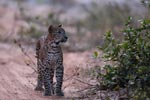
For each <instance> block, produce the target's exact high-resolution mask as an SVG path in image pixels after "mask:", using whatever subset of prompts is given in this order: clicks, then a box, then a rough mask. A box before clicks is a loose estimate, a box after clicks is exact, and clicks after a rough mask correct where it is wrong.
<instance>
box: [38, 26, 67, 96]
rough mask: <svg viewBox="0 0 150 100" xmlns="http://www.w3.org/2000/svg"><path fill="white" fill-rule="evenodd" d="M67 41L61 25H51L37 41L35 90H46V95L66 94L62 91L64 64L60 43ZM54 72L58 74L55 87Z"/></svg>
mask: <svg viewBox="0 0 150 100" xmlns="http://www.w3.org/2000/svg"><path fill="white" fill-rule="evenodd" d="M66 41H67V36H66V33H65V30H64V29H63V28H62V26H61V25H59V26H52V25H51V26H49V28H48V34H47V35H46V36H42V37H41V38H40V39H39V40H38V41H37V44H36V56H37V70H38V78H37V86H36V88H35V90H37V91H42V90H44V95H45V96H50V95H53V94H55V95H56V96H64V94H63V92H62V83H63V73H64V66H63V53H62V50H61V46H60V43H61V42H66ZM54 73H55V76H56V86H55V88H54V87H53V77H54ZM43 85H44V89H43Z"/></svg>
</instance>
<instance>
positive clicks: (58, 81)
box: [55, 65, 64, 96]
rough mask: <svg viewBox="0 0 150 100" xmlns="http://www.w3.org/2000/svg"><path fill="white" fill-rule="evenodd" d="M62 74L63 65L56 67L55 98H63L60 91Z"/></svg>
mask: <svg viewBox="0 0 150 100" xmlns="http://www.w3.org/2000/svg"><path fill="white" fill-rule="evenodd" d="M63 74H64V67H63V65H60V66H57V67H56V87H55V95H56V96H64V93H63V91H62V83H63Z"/></svg>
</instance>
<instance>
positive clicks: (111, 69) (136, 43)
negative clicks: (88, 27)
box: [99, 17, 150, 100]
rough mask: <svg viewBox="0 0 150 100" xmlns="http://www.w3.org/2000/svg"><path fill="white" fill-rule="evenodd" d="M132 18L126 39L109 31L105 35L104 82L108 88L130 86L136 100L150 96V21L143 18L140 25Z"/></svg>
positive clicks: (130, 92) (143, 99)
mask: <svg viewBox="0 0 150 100" xmlns="http://www.w3.org/2000/svg"><path fill="white" fill-rule="evenodd" d="M131 20H132V18H131V17H130V18H129V19H128V21H127V23H126V25H125V26H126V27H125V28H124V30H123V31H122V32H123V36H124V38H123V40H122V41H119V40H117V39H115V38H114V37H113V35H112V33H111V32H110V31H109V32H107V33H106V34H105V36H104V45H103V46H102V48H101V50H103V52H104V55H103V57H104V58H105V59H106V61H111V64H108V65H105V66H104V69H105V71H106V72H105V74H101V73H99V74H101V75H100V77H101V78H102V81H101V84H102V86H104V87H107V89H112V90H114V89H120V88H126V89H127V90H128V96H129V98H132V99H133V100H146V99H148V100H149V99H150V20H142V21H140V25H139V27H138V28H136V27H134V26H133V25H131Z"/></svg>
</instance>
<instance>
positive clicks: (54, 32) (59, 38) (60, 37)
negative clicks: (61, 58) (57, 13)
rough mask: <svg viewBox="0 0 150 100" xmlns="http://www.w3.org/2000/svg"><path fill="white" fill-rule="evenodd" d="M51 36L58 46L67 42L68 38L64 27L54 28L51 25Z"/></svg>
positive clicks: (49, 29) (49, 30)
mask: <svg viewBox="0 0 150 100" xmlns="http://www.w3.org/2000/svg"><path fill="white" fill-rule="evenodd" d="M48 32H49V35H51V36H52V37H53V40H54V42H55V43H56V44H59V43H61V42H66V41H67V39H68V37H67V35H66V32H65V30H64V29H63V28H62V25H58V26H53V25H50V26H49V28H48Z"/></svg>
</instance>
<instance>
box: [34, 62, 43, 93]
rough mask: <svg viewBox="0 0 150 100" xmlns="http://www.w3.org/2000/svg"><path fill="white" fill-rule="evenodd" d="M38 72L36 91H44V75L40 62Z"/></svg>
mask: <svg viewBox="0 0 150 100" xmlns="http://www.w3.org/2000/svg"><path fill="white" fill-rule="evenodd" d="M37 66H38V67H37V70H38V77H37V85H36V88H35V91H44V88H43V84H44V83H43V74H42V69H41V65H40V63H39V61H37Z"/></svg>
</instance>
